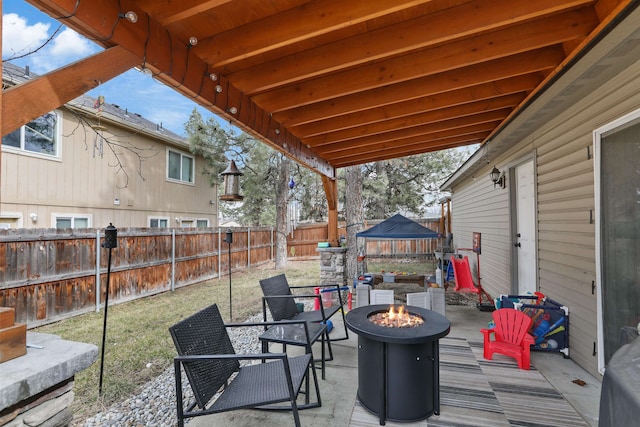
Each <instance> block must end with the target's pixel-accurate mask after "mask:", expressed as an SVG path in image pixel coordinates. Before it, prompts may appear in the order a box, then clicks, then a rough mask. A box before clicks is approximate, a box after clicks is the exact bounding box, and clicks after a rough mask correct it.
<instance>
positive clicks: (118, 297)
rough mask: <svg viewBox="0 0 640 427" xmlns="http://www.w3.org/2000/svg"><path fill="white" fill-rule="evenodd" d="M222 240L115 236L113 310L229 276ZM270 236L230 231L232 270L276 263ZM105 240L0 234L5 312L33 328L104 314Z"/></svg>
mask: <svg viewBox="0 0 640 427" xmlns="http://www.w3.org/2000/svg"><path fill="white" fill-rule="evenodd" d="M325 228H326V225H325ZM225 234H226V230H222V231H221V230H219V229H217V228H207V229H156V228H153V229H152V228H122V229H118V246H117V247H116V248H113V249H111V275H110V282H109V304H116V303H120V302H124V301H129V300H132V299H135V298H140V297H144V296H149V295H153V294H157V293H160V292H165V291H168V290H173V289H176V288H179V287H181V286H186V285H189V284H193V283H197V282H201V281H203V280H209V279H212V278H219V277H220V276H221V275H226V274H228V271H229V252H228V245H227V244H226V243H224V242H223V241H222V239H223V238H224V235H225ZM272 234H273V231H272V230H270V229H262V228H260V229H247V228H237V229H233V243H232V244H231V267H232V270H233V271H239V270H243V269H246V268H249V267H251V266H252V265H257V264H261V263H264V262H268V261H270V260H272V258H273V247H272V246H273V241H274V239H273V236H272ZM103 237H104V231H103V230H94V229H83V230H57V229H13V230H0V306H1V307H5V306H6V307H14V308H15V309H16V321H17V322H20V323H27V324H28V326H29V327H35V326H39V325H42V324H46V323H51V322H53V321H57V320H60V319H64V318H67V317H71V316H75V315H77V314H81V313H86V312H89V311H94V310H98V309H100V307H102V306H103V305H104V301H105V296H106V291H107V271H108V261H109V249H106V248H103V247H102V246H101V244H102V240H103ZM249 242H251V247H250V246H249ZM96 260H98V261H99V262H98V263H97V265H96ZM98 289H99V291H98Z"/></svg>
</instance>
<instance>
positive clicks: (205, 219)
mask: <svg viewBox="0 0 640 427" xmlns="http://www.w3.org/2000/svg"><path fill="white" fill-rule="evenodd" d="M198 221H205V222H206V223H207V225H206V226H205V227H203V228H209V227H211V221H210V220H209V218H196V221H195V222H196V227H197V226H198Z"/></svg>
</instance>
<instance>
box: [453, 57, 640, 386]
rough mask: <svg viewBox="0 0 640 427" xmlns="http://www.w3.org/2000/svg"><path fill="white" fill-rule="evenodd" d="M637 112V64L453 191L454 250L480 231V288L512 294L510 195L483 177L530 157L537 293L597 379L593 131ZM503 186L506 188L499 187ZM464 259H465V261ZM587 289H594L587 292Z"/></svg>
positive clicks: (572, 349)
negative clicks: (558, 312)
mask: <svg viewBox="0 0 640 427" xmlns="http://www.w3.org/2000/svg"><path fill="white" fill-rule="evenodd" d="M638 108H640V62H635V63H633V64H632V65H631V66H629V67H627V68H626V69H624V70H623V71H622V72H620V73H619V74H618V75H617V76H616V78H614V79H610V80H608V81H607V82H606V84H604V85H599V86H598V87H594V89H593V90H592V91H591V92H590V94H589V95H588V96H586V97H583V98H582V99H579V100H577V101H576V102H575V103H574V104H573V105H572V106H571V107H570V108H568V109H566V110H565V111H564V112H563V113H562V114H559V115H557V116H556V117H554V118H553V120H550V121H548V122H547V123H546V124H545V125H543V126H541V127H539V128H538V129H536V130H535V131H534V132H533V133H532V134H531V135H530V136H528V137H527V138H526V139H525V140H523V141H521V142H520V143H518V144H516V145H515V146H514V147H513V148H511V149H510V150H509V151H508V152H506V153H504V154H502V155H500V156H499V157H498V158H496V159H491V164H490V165H488V166H487V167H486V168H484V169H482V170H481V172H479V173H477V174H476V176H477V179H476V180H475V181H474V180H471V179H467V180H463V181H461V182H460V183H457V184H455V185H454V186H453V188H452V189H453V194H452V221H453V233H454V245H455V246H456V247H470V245H471V238H472V232H473V231H480V232H482V255H480V258H481V271H482V285H483V287H484V288H485V289H486V290H487V291H488V292H489V293H490V294H491V295H492V296H497V295H499V294H501V293H510V292H511V291H512V289H511V284H510V277H511V273H510V270H511V255H510V254H511V248H512V244H513V241H512V239H511V236H510V231H509V230H510V221H511V218H510V215H511V211H510V208H509V206H510V200H509V197H510V196H509V194H510V192H509V191H507V190H508V188H507V190H502V189H497V188H496V189H494V188H493V184H492V183H491V182H490V180H489V172H490V170H491V168H492V167H493V166H494V165H497V166H498V168H499V169H500V170H504V171H506V169H507V168H509V167H513V166H515V165H517V164H518V163H520V162H521V161H522V159H523V158H524V157H525V156H527V155H529V156H533V158H534V165H535V171H536V180H535V183H536V198H537V212H536V221H537V235H538V238H537V252H538V260H537V263H538V265H537V267H538V277H537V280H538V288H539V291H540V292H542V293H544V294H545V295H547V296H548V297H550V298H552V299H554V300H556V301H558V302H560V303H562V304H564V305H566V306H568V307H569V310H570V357H571V358H572V359H573V360H575V361H576V362H577V363H578V364H579V365H581V366H582V367H584V368H585V369H587V370H588V371H589V372H590V373H592V374H594V375H599V371H598V361H597V355H596V354H595V351H594V350H596V349H597V348H594V345H595V343H596V342H597V321H598V319H597V299H596V294H595V292H597V286H596V285H597V277H596V247H595V227H596V224H595V195H594V158H593V131H594V130H595V129H597V128H599V127H601V126H603V125H605V124H607V123H609V122H611V121H613V120H615V119H617V118H619V117H621V116H623V115H625V114H628V113H630V112H632V111H634V110H636V109H638ZM510 184H511V183H509V182H507V187H509V185H510ZM470 258H471V257H470ZM594 290H595V291H594Z"/></svg>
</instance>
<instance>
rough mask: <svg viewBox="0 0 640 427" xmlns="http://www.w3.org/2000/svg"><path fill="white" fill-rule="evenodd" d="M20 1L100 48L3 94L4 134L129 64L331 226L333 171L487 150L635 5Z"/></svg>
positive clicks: (621, 0)
mask: <svg viewBox="0 0 640 427" xmlns="http://www.w3.org/2000/svg"><path fill="white" fill-rule="evenodd" d="M26 1H27V2H28V3H30V4H32V5H34V6H35V7H37V8H38V9H40V10H42V11H44V12H45V13H47V14H48V15H49V16H51V17H53V18H55V19H57V20H59V21H60V22H63V23H64V24H66V25H68V26H69V27H71V28H73V29H74V30H76V31H77V32H79V33H80V34H83V35H84V36H86V37H88V38H90V39H92V40H94V41H95V42H96V43H98V44H100V45H101V46H103V47H104V48H105V50H104V51H103V52H101V53H99V54H97V55H95V56H93V57H90V58H87V59H85V60H83V61H80V62H78V63H75V64H71V65H69V66H67V67H65V68H62V69H59V70H56V71H53V72H51V73H49V74H47V75H44V76H42V77H40V78H38V79H35V80H34V81H31V82H29V83H28V84H25V85H22V86H19V87H15V88H12V89H9V90H7V91H5V92H4V93H3V96H2V118H1V121H2V123H1V124H2V126H1V127H2V133H3V135H4V134H6V133H8V132H10V131H12V130H14V129H16V128H17V127H18V126H20V125H22V124H24V123H27V122H28V121H30V120H32V119H34V118H36V117H38V116H39V115H41V114H44V113H46V112H47V111H50V110H51V109H53V108H57V107H58V106H60V105H62V104H64V103H65V102H68V101H70V100H71V99H73V98H75V97H77V96H79V95H81V94H83V93H85V92H87V91H88V90H90V89H92V88H94V87H96V86H97V85H98V84H100V82H104V81H106V80H109V79H110V78H113V77H115V76H117V75H119V74H121V73H123V72H125V71H126V70H128V69H130V68H132V67H138V68H140V69H144V70H149V72H151V73H153V76H154V78H155V79H157V80H159V81H161V82H164V83H165V84H166V85H168V86H169V87H171V88H174V89H175V90H176V91H178V92H180V93H181V94H183V95H185V96H187V97H190V98H192V99H193V100H194V101H196V102H197V103H199V104H200V105H202V106H203V107H204V108H207V109H208V110H210V111H212V112H214V113H216V114H217V115H219V116H220V117H222V118H223V119H225V120H228V121H230V122H231V123H232V124H233V125H235V126H237V127H239V128H241V129H243V130H244V131H246V132H248V133H250V134H252V135H253V136H255V137H257V138H258V139H260V140H262V141H263V142H265V143H267V144H269V145H270V146H272V147H273V148H275V149H277V150H279V151H281V152H282V153H284V154H285V155H287V156H288V157H290V158H292V159H294V160H296V161H297V162H299V163H300V164H302V165H304V166H306V167H308V168H310V169H312V170H314V171H316V172H317V173H319V174H320V175H321V176H322V178H323V183H324V186H325V192H326V194H327V200H328V203H329V210H330V222H331V217H332V214H331V212H332V211H333V210H335V207H336V199H337V185H336V184H335V177H336V169H337V168H341V167H346V166H351V165H358V164H363V163H367V162H373V161H379V160H385V159H392V158H398V157H403V156H408V155H415V154H421V153H427V152H431V151H438V150H443V149H448V148H454V147H460V146H466V145H470V144H476V143H484V142H486V141H488V140H489V139H491V138H492V137H493V136H494V135H495V134H496V133H498V132H499V131H500V130H501V129H502V128H503V127H504V126H505V125H506V124H507V123H509V122H510V121H511V120H512V119H513V118H514V117H516V116H517V115H518V114H520V113H521V112H522V111H523V110H524V109H526V107H527V105H528V103H529V102H530V101H531V100H532V99H534V98H535V97H536V96H539V94H540V93H542V92H543V91H544V90H545V89H546V88H547V87H548V86H549V84H550V83H551V82H553V80H554V78H555V77H557V76H558V75H560V74H562V73H563V72H564V71H565V70H566V69H568V68H570V66H571V64H572V62H573V61H574V60H575V59H576V58H578V57H579V56H580V55H582V54H583V53H584V52H586V51H588V50H589V49H590V48H591V47H592V45H593V43H594V42H595V41H597V40H598V38H599V37H600V36H601V35H602V34H604V33H606V32H607V31H608V30H609V29H610V28H611V27H613V26H615V24H616V22H617V21H618V20H619V18H621V17H623V16H625V15H626V13H627V12H628V10H629V9H633V8H635V7H636V4H635V3H636V2H634V1H633V0H597V1H594V0H536V1H528V0H521V1H513V0H376V1H372V0H349V1H344V0H314V1H310V0H278V1H276V2H266V1H264V0H181V1H168V0H166V1H159V0H119V1H113V0H26ZM130 12H132V13H130ZM25 99H26V100H29V99H32V100H34V101H33V102H24V100H25ZM36 99H37V101H35V100H36ZM18 101H20V102H18ZM330 228H331V227H330ZM331 237H332V236H330V238H331Z"/></svg>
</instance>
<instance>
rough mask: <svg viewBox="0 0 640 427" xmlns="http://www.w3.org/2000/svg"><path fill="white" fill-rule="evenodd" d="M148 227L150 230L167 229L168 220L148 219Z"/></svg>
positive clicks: (162, 218)
mask: <svg viewBox="0 0 640 427" xmlns="http://www.w3.org/2000/svg"><path fill="white" fill-rule="evenodd" d="M149 227H151V228H167V227H169V218H164V217H161V218H154V217H149Z"/></svg>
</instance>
